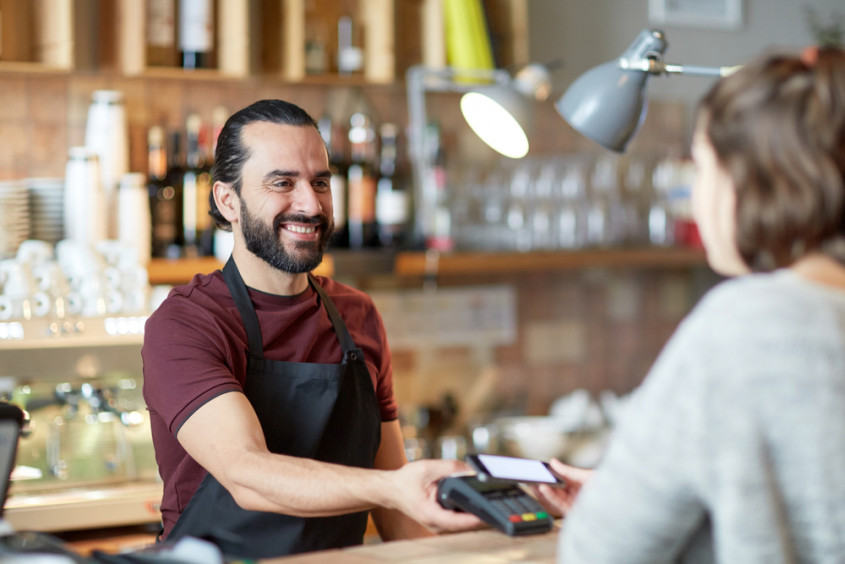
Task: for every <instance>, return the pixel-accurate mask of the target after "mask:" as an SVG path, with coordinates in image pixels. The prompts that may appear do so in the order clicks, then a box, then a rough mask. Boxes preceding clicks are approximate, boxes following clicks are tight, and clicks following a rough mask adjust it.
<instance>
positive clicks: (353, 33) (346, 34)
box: [337, 0, 364, 75]
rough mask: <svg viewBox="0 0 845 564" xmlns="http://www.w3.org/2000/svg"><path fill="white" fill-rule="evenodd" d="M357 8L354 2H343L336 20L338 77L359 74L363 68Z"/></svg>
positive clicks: (349, 0)
mask: <svg viewBox="0 0 845 564" xmlns="http://www.w3.org/2000/svg"><path fill="white" fill-rule="evenodd" d="M357 8H358V6H357V2H356V1H355V0H345V2H343V6H342V9H341V15H340V17H339V18H338V20H337V72H338V74H340V75H351V74H354V73H360V72H361V70H362V69H363V68H364V52H363V49H361V46H360V38H359V35H361V33H360V31H359V28H360V26H359V23H358V18H357V17H356V16H357V14H356V11H357Z"/></svg>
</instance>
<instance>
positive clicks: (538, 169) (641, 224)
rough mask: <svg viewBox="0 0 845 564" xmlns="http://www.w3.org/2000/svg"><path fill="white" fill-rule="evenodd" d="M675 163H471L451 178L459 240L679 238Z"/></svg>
mask: <svg viewBox="0 0 845 564" xmlns="http://www.w3.org/2000/svg"><path fill="white" fill-rule="evenodd" d="M674 168H675V166H674V161H672V162H662V161H661V162H653V161H651V160H649V159H647V158H638V157H629V156H624V157H623V156H619V155H600V156H590V155H565V156H560V155H555V156H550V157H544V158H533V159H523V160H520V161H501V162H499V163H498V164H497V165H496V166H494V167H492V168H490V167H486V168H482V167H474V166H470V167H464V168H463V169H462V170H461V171H459V172H455V173H452V180H451V181H450V183H449V184H450V194H451V202H450V205H449V209H450V212H451V214H452V221H451V224H452V226H453V237H454V239H455V243H456V246H457V247H459V248H464V249H473V250H490V251H503V250H505V251H507V250H513V251H529V250H555V249H578V248H587V247H613V246H626V245H628V246H642V245H648V244H652V245H671V244H673V243H674V238H673V236H672V234H673V230H674V225H673V216H674V214H675V212H676V211H677V208H678V206H679V203H680V199H679V198H678V197H677V193H676V192H677V191H676V190H675V188H676V185H675V184H673V183H672V182H669V183H667V182H664V181H663V180H664V178H665V176H666V174H665V171H666V170H674ZM654 174H657V175H658V176H659V178H658V177H655V178H653V175H654ZM682 180H683V181H687V180H688V179H687V178H683V179H682ZM673 182H675V180H673ZM685 194H686V195H687V196H688V190H687V191H686V192H685ZM658 220H659V221H658Z"/></svg>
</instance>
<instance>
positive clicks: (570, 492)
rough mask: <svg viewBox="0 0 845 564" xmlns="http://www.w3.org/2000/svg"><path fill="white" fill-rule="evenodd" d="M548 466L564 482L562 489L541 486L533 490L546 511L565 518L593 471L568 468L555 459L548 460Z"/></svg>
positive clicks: (573, 467)
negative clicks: (549, 465)
mask: <svg viewBox="0 0 845 564" xmlns="http://www.w3.org/2000/svg"><path fill="white" fill-rule="evenodd" d="M549 464H551V467H552V470H554V471H555V473H556V474H557V475H558V476H560V477H562V478H563V479H564V480H566V485H565V486H563V487H552V486H546V485H541V486H539V487H537V488H534V493H535V494H536V495H537V498H538V499H539V500H540V502H541V503H542V504H543V505H544V506H545V507H546V509H548V510H549V511H551V512H552V513H554V514H556V515H559V516H566V514H567V513H568V512H569V510H570V509H572V505H573V504H574V503H575V499H576V498H577V497H578V492H580V491H581V487H582V486H583V485H584V484H585V483H587V481H588V480H589V479H590V476H592V475H593V470H586V469H584V468H576V467H575V466H568V465H566V464H564V463H563V462H561V461H560V460H557V459H556V458H553V459H552V460H550V461H549Z"/></svg>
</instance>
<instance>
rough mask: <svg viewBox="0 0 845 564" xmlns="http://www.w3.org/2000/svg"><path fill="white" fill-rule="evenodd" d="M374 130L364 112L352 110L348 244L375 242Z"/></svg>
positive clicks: (355, 245) (375, 180)
mask: <svg viewBox="0 0 845 564" xmlns="http://www.w3.org/2000/svg"><path fill="white" fill-rule="evenodd" d="M375 137H376V135H375V130H374V129H373V127H372V123H371V121H370V118H369V116H368V115H367V114H365V113H363V112H355V113H354V114H352V116H351V117H350V119H349V156H350V165H349V170H348V171H347V174H346V181H347V186H348V195H349V202H348V214H349V215H348V217H347V223H348V225H349V247H350V248H353V249H361V248H364V247H373V246H378V231H377V228H376V186H377V182H378V180H377V178H376V174H377V173H376V169H375V166H374V160H375V142H376V139H375Z"/></svg>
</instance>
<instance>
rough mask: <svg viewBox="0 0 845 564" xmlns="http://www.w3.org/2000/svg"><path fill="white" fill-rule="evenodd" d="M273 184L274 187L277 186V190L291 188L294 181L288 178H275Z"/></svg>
mask: <svg viewBox="0 0 845 564" xmlns="http://www.w3.org/2000/svg"><path fill="white" fill-rule="evenodd" d="M272 186H273V188H276V189H277V190H284V189H285V188H290V187H291V186H293V182H291V181H290V180H287V179H283V180H275V181H274V182H273V183H272Z"/></svg>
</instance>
